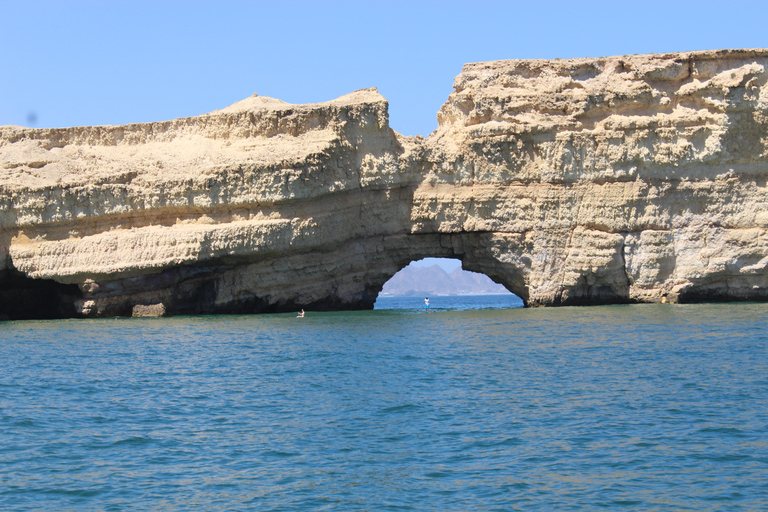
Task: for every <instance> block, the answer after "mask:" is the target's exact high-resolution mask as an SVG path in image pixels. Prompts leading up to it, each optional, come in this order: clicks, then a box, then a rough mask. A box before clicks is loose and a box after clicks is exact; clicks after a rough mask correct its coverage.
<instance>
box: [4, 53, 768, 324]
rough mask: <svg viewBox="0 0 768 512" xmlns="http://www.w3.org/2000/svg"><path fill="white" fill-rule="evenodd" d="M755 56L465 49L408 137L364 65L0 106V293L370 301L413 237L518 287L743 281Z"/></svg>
mask: <svg viewBox="0 0 768 512" xmlns="http://www.w3.org/2000/svg"><path fill="white" fill-rule="evenodd" d="M766 64H768V50H730V51H726V50H723V51H713V52H691V53H681V54H665V55H641V56H623V57H608V58H599V59H571V60H555V61H543V60H534V61H530V60H528V61H526V60H513V61H498V62H487V63H476V64H468V65H466V66H465V67H464V69H463V71H462V73H461V74H460V75H459V76H458V77H457V79H456V82H455V85H454V86H455V91H454V92H453V93H452V94H451V96H450V97H449V99H448V102H447V103H446V104H445V105H444V106H443V107H442V109H441V110H440V112H439V114H438V120H439V127H438V129H437V130H436V131H435V132H434V133H433V134H432V135H430V137H429V138H427V139H423V138H421V137H403V136H400V135H398V134H397V133H395V132H394V131H392V130H391V129H390V128H389V124H388V116H387V107H388V106H387V102H386V100H384V98H382V97H381V96H380V95H379V94H378V93H377V92H376V91H375V90H373V89H369V90H362V91H357V92H355V93H352V94H349V95H347V96H344V97H342V98H339V99H337V100H334V101H330V102H327V103H319V104H312V105H290V104H287V103H284V102H281V101H279V100H274V99H270V98H262V97H258V96H254V97H252V98H248V99H246V100H243V101H241V102H239V103H236V104H235V105H232V106H231V107H228V108H226V109H224V110H220V111H216V112H212V113H210V114H206V115H203V116H198V117H194V118H187V119H177V120H173V121H167V122H160V123H146V124H133V125H126V126H101V127H81V128H62V129H25V128H20V127H13V126H5V127H0V315H6V316H8V317H10V318H27V317H45V316H110V315H124V316H129V315H131V314H132V312H133V311H134V306H144V305H153V304H162V305H163V307H164V308H165V311H166V312H167V313H168V314H197V313H230V312H231V313H245V312H268V311H284V310H295V309H297V308H305V309H344V308H370V307H372V304H373V301H374V300H375V298H376V295H377V293H378V292H379V290H380V289H381V287H382V285H383V284H384V283H385V282H386V281H387V280H388V279H389V278H390V277H391V276H392V275H393V274H394V273H395V272H397V271H398V270H399V269H400V268H402V267H403V266H405V265H406V264H408V263H409V262H410V261H412V260H414V259H420V258H423V257H456V258H460V259H461V260H462V261H463V266H464V268H466V269H468V270H472V271H476V272H482V273H485V274H487V275H489V276H490V277H491V278H493V279H494V280H496V281H497V282H500V283H502V284H504V285H505V286H506V287H507V288H508V289H509V290H511V291H512V292H514V293H516V294H517V295H519V296H520V297H521V298H523V300H524V301H525V302H526V304H528V305H558V304H600V303H622V302H661V301H665V302H675V301H682V302H686V301H703V300H765V299H767V298H768V268H767V267H768V236H767V235H768V233H766V229H768V208H766V206H768V191H767V190H766V177H768V85H766V83H767V82H768V74H766V69H765V68H766ZM35 309H37V310H38V312H37V313H35V312H34V311H35ZM43 312H44V313H43Z"/></svg>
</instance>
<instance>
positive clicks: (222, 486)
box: [0, 297, 768, 511]
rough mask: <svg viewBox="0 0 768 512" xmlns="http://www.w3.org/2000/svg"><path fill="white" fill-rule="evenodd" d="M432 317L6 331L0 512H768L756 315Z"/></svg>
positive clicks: (384, 314)
mask: <svg viewBox="0 0 768 512" xmlns="http://www.w3.org/2000/svg"><path fill="white" fill-rule="evenodd" d="M430 299H431V301H432V305H433V308H435V309H436V311H435V312H433V313H430V314H426V313H424V312H423V310H422V308H423V297H422V298H415V299H410V300H412V301H413V304H411V303H407V302H405V303H404V302H402V301H401V299H391V300H390V299H380V301H383V302H380V303H378V304H377V307H390V306H391V307H394V308H395V309H380V310H376V311H368V312H348V313H324V314H320V313H313V312H308V313H307V317H306V318H303V319H296V318H295V315H263V316H247V317H246V316H237V317H198V318H168V319H134V320H131V319H118V320H77V321H75V320H71V321H48V322H5V323H0V510H4V511H5V510H9V511H11V510H12V511H27V510H46V511H49V510H56V511H61V510H73V511H75V510H76V511H96V510H105V511H111V510H147V511H149V510H164V511H182V510H184V511H186V510H206V511H208V510H214V511H218V510H221V511H224V510H227V511H229V510H334V511H335V510H355V511H357V510H435V511H437V510H441V511H442V510H546V511H552V510H601V509H618V510H696V511H700V510H729V511H730V510H745V511H746V510H750V511H752V510H768V446H767V445H768V400H767V399H768V353H767V349H768V335H767V334H766V329H767V328H768V321H766V313H768V305H763V304H760V305H758V304H738V305H697V306H672V305H666V306H662V305H658V306H653V305H648V306H611V307H591V308H555V309H530V310H529V309H521V308H515V309H466V310H455V309H453V308H455V307H458V306H456V305H455V304H454V306H450V305H448V303H447V302H443V300H442V299H443V298H439V297H430ZM445 299H446V300H448V298H445ZM459 299H461V301H462V304H460V307H469V306H468V301H469V302H471V301H472V300H474V299H471V298H456V299H455V300H459ZM450 300H454V298H451V299H450ZM477 300H478V301H479V303H478V304H476V306H479V307H483V308H493V307H494V304H493V300H490V299H489V298H487V297H486V298H478V299H477ZM499 300H502V299H499ZM504 300H506V299H504ZM398 301H401V302H398ZM489 301H490V302H489Z"/></svg>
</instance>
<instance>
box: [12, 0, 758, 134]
mask: <svg viewBox="0 0 768 512" xmlns="http://www.w3.org/2000/svg"><path fill="white" fill-rule="evenodd" d="M766 19H768V2H765V1H764V0H763V1H762V2H747V1H743V2H740V1H738V0H734V1H731V2H723V1H718V2H708V1H696V2H692V1H690V2H675V1H672V0H668V1H665V2H656V1H648V2H641V1H636V2H622V1H619V0H614V1H612V2H604V1H599V2H598V1H593V2H588V1H581V2H579V1H572V2H558V1H546V2H536V1H531V0H528V1H519V2H518V1H506V2H495V1H482V0H475V1H473V2H457V1H441V2H436V1H418V0H410V1H370V2H365V1H357V2H343V1H313V2H310V1H304V2H302V1H281V2H271V1H262V2H255V1H251V2H244V1H227V0H217V1H216V2H213V1H211V2H199V1H193V0H187V1H183V2H182V1H163V0H151V1H140V0H134V1H121V0H100V1H77V0H69V1H64V0H57V1H37V0H24V1H19V0H0V125H5V124H15V125H21V126H33V127H64V126H84V125H101V124H125V123H133V122H149V121H161V120H167V119H173V118H177V117H188V116H195V115H199V114H202V113H205V112H210V111H213V110H217V109H221V108H224V107H226V106H228V105H231V104H232V103H234V102H236V101H239V100H241V99H244V98H246V97H248V96H250V95H252V94H253V93H258V94H259V95H262V96H271V97H273V98H279V99H282V100H284V101H287V102H289V103H315V102H322V101H328V100H331V99H334V98H337V97H339V96H342V95H344V94H347V93H349V92H352V91H354V90H356V89H361V88H365V87H377V88H378V89H379V92H380V93H381V94H382V95H383V96H384V97H385V98H387V100H388V101H389V105H390V107H389V113H390V126H391V127H392V128H393V129H395V130H396V131H398V132H400V133H402V134H405V135H416V134H420V135H424V136H427V135H429V133H431V132H432V131H433V130H434V129H435V128H436V127H437V121H436V114H437V111H438V110H439V108H440V106H441V105H442V104H443V103H445V101H446V100H447V98H448V95H449V94H450V93H451V91H452V89H453V87H452V86H453V80H454V78H455V77H456V75H458V74H459V73H460V72H461V68H462V65H463V64H464V63H467V62H479V61H488V60H499V59H538V58H545V59H553V58H571V57H600V56H608V55H624V54H634V53H664V52H678V51H687V50H707V49H719V48H754V47H768V37H767V36H768V32H767V31H766V29H765V20H766Z"/></svg>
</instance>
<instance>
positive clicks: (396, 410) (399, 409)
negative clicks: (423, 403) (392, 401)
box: [381, 404, 419, 414]
mask: <svg viewBox="0 0 768 512" xmlns="http://www.w3.org/2000/svg"><path fill="white" fill-rule="evenodd" d="M418 408H419V406H417V405H413V404H405V405H396V406H394V407H387V408H385V409H382V410H381V412H382V413H383V414H401V413H406V412H410V411H413V410H416V409H418Z"/></svg>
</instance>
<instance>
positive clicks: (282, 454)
mask: <svg viewBox="0 0 768 512" xmlns="http://www.w3.org/2000/svg"><path fill="white" fill-rule="evenodd" d="M261 454H262V455H263V456H264V457H277V458H281V459H284V458H287V457H296V456H298V455H300V454H299V453H295V452H282V451H279V450H267V451H265V452H262V453H261Z"/></svg>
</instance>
